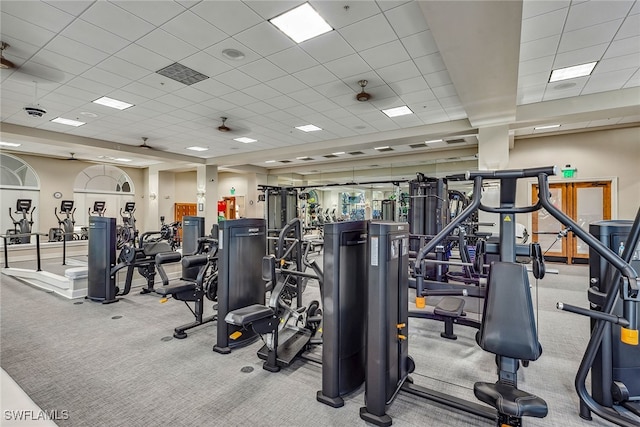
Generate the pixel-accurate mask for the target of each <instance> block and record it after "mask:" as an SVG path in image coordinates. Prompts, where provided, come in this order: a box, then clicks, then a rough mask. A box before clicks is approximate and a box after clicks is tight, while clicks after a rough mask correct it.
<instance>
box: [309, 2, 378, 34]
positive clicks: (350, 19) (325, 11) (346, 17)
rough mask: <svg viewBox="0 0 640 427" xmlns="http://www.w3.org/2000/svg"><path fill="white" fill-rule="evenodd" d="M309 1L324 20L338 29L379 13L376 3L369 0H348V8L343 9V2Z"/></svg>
mask: <svg viewBox="0 0 640 427" xmlns="http://www.w3.org/2000/svg"><path fill="white" fill-rule="evenodd" d="M310 3H311V6H313V8H314V9H315V10H316V11H317V12H318V13H319V14H320V15H321V16H322V17H323V18H324V19H325V21H327V23H329V25H331V27H333V28H335V29H340V28H343V27H345V26H347V25H350V24H353V23H354V22H358V21H361V20H364V19H366V18H369V17H370V16H373V15H376V14H380V8H379V7H378V5H377V4H376V3H374V2H371V1H355V2H349V4H348V5H347V6H348V9H345V4H344V3H342V2H337V1H322V0H312V1H311V2H310Z"/></svg>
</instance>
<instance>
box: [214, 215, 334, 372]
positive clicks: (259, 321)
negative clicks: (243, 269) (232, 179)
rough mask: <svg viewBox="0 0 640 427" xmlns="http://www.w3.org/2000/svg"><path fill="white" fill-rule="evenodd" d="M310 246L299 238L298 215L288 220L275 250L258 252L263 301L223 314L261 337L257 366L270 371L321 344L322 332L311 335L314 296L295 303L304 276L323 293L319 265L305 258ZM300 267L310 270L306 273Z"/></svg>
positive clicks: (317, 317)
mask: <svg viewBox="0 0 640 427" xmlns="http://www.w3.org/2000/svg"><path fill="white" fill-rule="evenodd" d="M310 248H311V244H310V243H308V242H307V243H306V244H305V242H304V241H303V238H302V222H301V221H300V219H298V218H294V219H293V220H291V221H289V223H288V224H287V225H286V226H285V227H284V228H282V230H281V231H280V234H279V236H278V241H277V246H276V251H277V253H276V254H275V255H273V254H272V255H269V256H265V257H263V258H262V279H263V280H264V281H266V282H267V285H266V288H267V289H268V290H270V291H271V295H270V298H269V301H268V303H267V305H264V304H253V305H250V306H247V307H243V308H240V309H236V310H233V311H230V312H229V313H228V314H227V315H226V317H225V319H224V320H225V321H226V322H227V323H229V324H231V325H235V326H237V327H241V328H242V330H243V331H244V330H251V331H253V332H254V333H256V334H258V335H260V336H261V337H262V338H263V340H264V341H265V345H264V346H263V347H262V348H261V349H260V350H258V357H260V358H261V359H263V360H265V362H264V364H263V368H264V369H266V370H268V371H271V372H278V371H279V370H280V368H281V367H287V366H289V365H291V363H293V361H294V360H295V358H296V357H298V356H300V355H302V354H303V353H304V352H305V351H306V350H309V349H310V347H311V346H312V345H317V344H322V338H321V337H319V336H317V335H316V334H317V332H318V330H319V328H320V323H321V321H322V309H321V308H320V302H318V301H316V300H314V301H311V302H310V303H309V306H308V307H304V306H302V304H301V303H302V292H303V288H304V285H303V283H304V281H306V280H308V279H316V280H317V281H318V284H319V285H320V295H321V296H322V294H323V292H322V286H323V285H322V284H323V275H322V269H321V268H320V266H319V265H318V264H317V263H316V262H315V261H309V260H308V254H309V249H310ZM303 251H304V254H303ZM276 266H277V267H276ZM306 267H310V268H311V269H312V270H313V272H314V273H315V274H311V273H307V272H306V271H305V270H306ZM294 300H295V301H296V304H295V305H294V304H293V302H294ZM283 337H286V339H283ZM311 360H314V359H311ZM316 361H319V360H316Z"/></svg>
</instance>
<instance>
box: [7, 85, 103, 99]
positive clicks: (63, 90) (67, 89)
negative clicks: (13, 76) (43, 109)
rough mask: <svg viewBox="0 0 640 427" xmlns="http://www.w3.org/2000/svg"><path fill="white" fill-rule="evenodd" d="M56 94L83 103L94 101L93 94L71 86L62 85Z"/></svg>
mask: <svg viewBox="0 0 640 427" xmlns="http://www.w3.org/2000/svg"><path fill="white" fill-rule="evenodd" d="M56 93H59V94H62V95H66V96H70V97H73V98H77V99H80V100H83V101H84V102H85V103H86V102H87V101H89V100H92V99H95V93H93V92H89V91H86V90H84V89H79V88H76V87H73V86H69V85H64V86H62V87H60V89H58V90H57V91H56ZM4 96H5V90H4V88H3V90H2V97H3V98H4Z"/></svg>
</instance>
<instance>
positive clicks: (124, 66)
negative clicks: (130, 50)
mask: <svg viewBox="0 0 640 427" xmlns="http://www.w3.org/2000/svg"><path fill="white" fill-rule="evenodd" d="M97 67H98V68H100V69H102V70H106V71H110V72H112V73H113V74H118V75H120V76H122V77H126V78H128V79H129V80H138V79H141V78H142V77H144V76H146V75H147V74H149V70H147V69H144V68H142V67H138V66H137V65H134V64H132V63H131V62H128V61H125V60H124V59H120V58H118V57H116V56H111V57H109V58H107V59H105V60H104V61H102V62H101V63H100V64H98V66H97Z"/></svg>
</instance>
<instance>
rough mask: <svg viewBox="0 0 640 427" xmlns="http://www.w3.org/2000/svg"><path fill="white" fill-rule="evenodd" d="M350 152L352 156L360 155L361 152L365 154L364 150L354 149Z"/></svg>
mask: <svg viewBox="0 0 640 427" xmlns="http://www.w3.org/2000/svg"><path fill="white" fill-rule="evenodd" d="M349 154H351V155H352V156H359V155H361V154H364V153H363V152H362V151H352V152H350V153H349Z"/></svg>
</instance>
